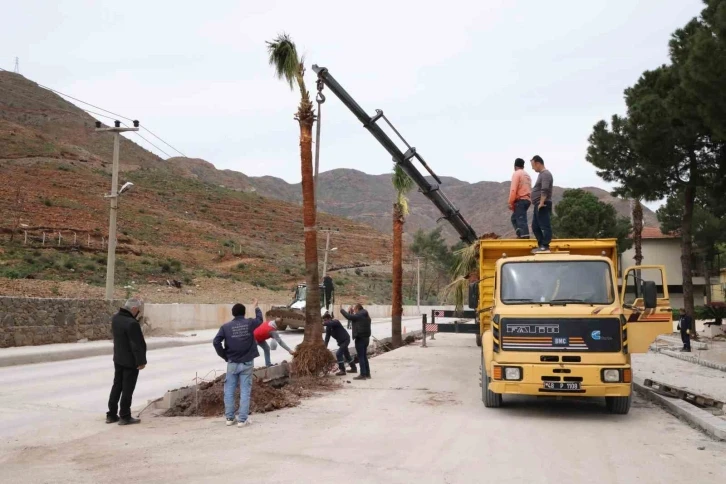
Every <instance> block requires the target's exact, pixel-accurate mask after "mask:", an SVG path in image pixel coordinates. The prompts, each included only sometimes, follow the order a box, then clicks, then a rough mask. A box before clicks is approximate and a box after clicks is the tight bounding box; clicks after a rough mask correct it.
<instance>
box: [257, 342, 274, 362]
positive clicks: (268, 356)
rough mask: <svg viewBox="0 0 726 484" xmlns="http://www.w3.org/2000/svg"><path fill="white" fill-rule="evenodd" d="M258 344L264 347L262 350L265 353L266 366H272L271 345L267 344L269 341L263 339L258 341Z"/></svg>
mask: <svg viewBox="0 0 726 484" xmlns="http://www.w3.org/2000/svg"><path fill="white" fill-rule="evenodd" d="M257 346H259V347H260V348H262V352H263V353H264V354H265V366H272V361H271V360H270V345H268V344H267V341H263V342H262V343H257Z"/></svg>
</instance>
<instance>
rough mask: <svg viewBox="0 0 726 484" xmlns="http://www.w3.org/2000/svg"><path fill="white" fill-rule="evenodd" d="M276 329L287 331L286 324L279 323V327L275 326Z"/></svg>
mask: <svg viewBox="0 0 726 484" xmlns="http://www.w3.org/2000/svg"><path fill="white" fill-rule="evenodd" d="M277 329H278V331H285V330H286V329H287V324H285V323H280V324H279V325H278V326H277Z"/></svg>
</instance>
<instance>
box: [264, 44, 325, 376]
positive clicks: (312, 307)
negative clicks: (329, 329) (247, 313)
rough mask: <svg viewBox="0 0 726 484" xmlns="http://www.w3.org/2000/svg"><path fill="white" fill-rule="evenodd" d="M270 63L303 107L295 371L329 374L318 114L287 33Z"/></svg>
mask: <svg viewBox="0 0 726 484" xmlns="http://www.w3.org/2000/svg"><path fill="white" fill-rule="evenodd" d="M267 52H268V55H269V62H270V65H271V66H272V67H274V69H275V74H276V75H277V78H278V79H284V80H285V81H286V82H287V83H288V85H289V86H290V89H291V90H292V89H294V86H295V84H297V87H298V90H299V91H300V104H299V105H298V108H297V112H296V113H295V120H296V121H297V122H298V124H299V125H300V171H301V174H302V198H303V225H304V238H305V239H304V240H305V282H306V284H307V292H306V297H305V335H304V337H303V342H302V344H301V345H300V346H298V348H297V351H296V352H295V358H294V361H293V369H294V370H295V371H296V372H297V373H298V374H309V375H318V374H319V373H320V372H321V371H326V369H327V368H328V367H329V366H330V363H331V360H332V359H333V357H332V354H331V353H330V352H329V351H328V350H327V349H326V348H325V345H324V344H323V340H322V331H323V327H322V323H321V320H320V286H319V280H320V276H319V273H318V240H317V230H316V226H315V223H316V222H315V218H316V214H315V185H314V181H313V150H312V139H313V136H312V133H313V122H314V121H315V114H314V113H313V103H312V102H311V101H310V94H309V93H308V90H307V88H306V87H305V79H304V75H305V65H304V63H303V59H302V58H300V56H298V53H297V48H296V47H295V44H294V43H293V41H292V40H291V39H290V37H289V36H288V35H287V34H280V35H278V36H277V37H276V38H275V39H274V40H272V41H270V42H267Z"/></svg>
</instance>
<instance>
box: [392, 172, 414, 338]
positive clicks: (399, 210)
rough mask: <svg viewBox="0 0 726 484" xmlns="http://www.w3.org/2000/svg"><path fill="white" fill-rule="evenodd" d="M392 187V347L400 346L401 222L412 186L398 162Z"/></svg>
mask: <svg viewBox="0 0 726 484" xmlns="http://www.w3.org/2000/svg"><path fill="white" fill-rule="evenodd" d="M391 181H392V182H393V188H394V189H395V190H396V201H395V202H394V203H393V297H392V299H393V301H392V305H393V306H392V308H391V344H392V346H393V347H394V348H398V347H399V346H401V343H402V340H401V319H402V318H403V224H404V222H405V219H406V215H408V199H407V198H406V194H407V193H408V192H410V191H411V189H412V188H413V180H411V178H410V177H409V176H408V175H407V174H406V173H405V172H404V171H403V170H402V169H401V167H400V166H399V165H398V163H394V165H393V175H392V176H391Z"/></svg>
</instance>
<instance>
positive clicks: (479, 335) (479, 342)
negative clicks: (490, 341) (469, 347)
mask: <svg viewBox="0 0 726 484" xmlns="http://www.w3.org/2000/svg"><path fill="white" fill-rule="evenodd" d="M476 345H477V346H478V347H480V348H481V333H477V334H476Z"/></svg>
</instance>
